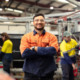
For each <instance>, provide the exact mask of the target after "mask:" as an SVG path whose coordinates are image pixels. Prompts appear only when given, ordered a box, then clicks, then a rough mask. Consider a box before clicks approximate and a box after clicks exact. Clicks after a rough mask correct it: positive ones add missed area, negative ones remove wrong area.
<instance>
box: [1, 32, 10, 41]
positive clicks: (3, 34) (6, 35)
mask: <svg viewBox="0 0 80 80" xmlns="http://www.w3.org/2000/svg"><path fill="white" fill-rule="evenodd" d="M1 36H5V40H7V39H10V37H9V35H8V34H7V33H6V32H3V33H2V34H1Z"/></svg>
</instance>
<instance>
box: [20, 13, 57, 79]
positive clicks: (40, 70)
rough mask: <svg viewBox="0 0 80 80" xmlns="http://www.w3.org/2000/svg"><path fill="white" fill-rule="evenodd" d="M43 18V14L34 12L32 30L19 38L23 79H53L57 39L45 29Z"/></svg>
mask: <svg viewBox="0 0 80 80" xmlns="http://www.w3.org/2000/svg"><path fill="white" fill-rule="evenodd" d="M44 19H45V18H44V15H43V14H35V16H34V17H33V25H34V31H33V32H30V33H28V34H25V35H24V36H23V37H22V39H21V44H20V51H21V55H22V57H23V58H25V61H24V65H23V71H24V73H25V76H24V80H53V74H54V71H55V70H56V65H55V61H54V57H53V56H54V55H55V54H56V53H57V51H58V41H57V38H56V36H55V35H53V34H51V33H48V32H46V31H45V29H44V26H45V20H44Z"/></svg>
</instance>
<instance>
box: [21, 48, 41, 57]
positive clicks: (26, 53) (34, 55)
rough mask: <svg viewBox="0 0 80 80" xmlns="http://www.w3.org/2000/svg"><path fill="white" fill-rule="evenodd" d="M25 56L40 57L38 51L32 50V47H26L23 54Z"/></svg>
mask: <svg viewBox="0 0 80 80" xmlns="http://www.w3.org/2000/svg"><path fill="white" fill-rule="evenodd" d="M22 57H23V58H36V57H39V55H38V54H37V52H36V51H33V50H30V49H28V48H27V49H26V50H25V51H24V52H23V54H22Z"/></svg>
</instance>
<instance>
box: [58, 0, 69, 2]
mask: <svg viewBox="0 0 80 80" xmlns="http://www.w3.org/2000/svg"><path fill="white" fill-rule="evenodd" d="M58 1H60V2H64V3H69V2H68V1H66V0H58Z"/></svg>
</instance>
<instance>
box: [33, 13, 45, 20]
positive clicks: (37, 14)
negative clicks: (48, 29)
mask: <svg viewBox="0 0 80 80" xmlns="http://www.w3.org/2000/svg"><path fill="white" fill-rule="evenodd" d="M37 16H43V17H44V15H43V14H42V13H36V14H35V15H34V17H33V20H34V18H35V17H37ZM44 18H45V17H44Z"/></svg>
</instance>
